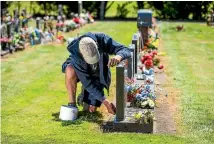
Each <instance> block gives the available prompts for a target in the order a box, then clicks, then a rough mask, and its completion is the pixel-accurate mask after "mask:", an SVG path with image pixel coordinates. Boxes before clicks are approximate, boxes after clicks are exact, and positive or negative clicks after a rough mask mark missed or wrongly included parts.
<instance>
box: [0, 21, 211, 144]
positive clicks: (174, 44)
mask: <svg viewBox="0 0 214 144" xmlns="http://www.w3.org/2000/svg"><path fill="white" fill-rule="evenodd" d="M174 26H175V24H169V23H163V24H162V25H161V31H162V33H161V34H162V39H163V40H162V41H163V42H164V50H165V52H166V53H167V56H166V57H168V58H170V63H169V66H170V68H169V70H168V72H167V75H168V76H169V77H176V79H177V80H176V81H174V84H175V85H176V87H177V88H179V89H180V90H181V93H182V94H181V100H182V101H181V103H182V123H183V125H184V131H183V133H182V134H180V135H178V134H177V135H155V134H134V133H106V134H103V133H102V132H100V130H99V124H98V123H99V121H100V120H101V118H100V117H99V115H94V116H96V117H92V116H91V115H86V116H81V117H80V120H78V121H77V122H75V123H73V124H71V123H68V124H66V123H62V122H60V121H58V119H57V117H58V112H59V109H60V106H61V105H62V104H66V103H67V93H66V89H65V86H64V74H62V73H61V64H62V63H63V62H64V61H65V59H66V58H67V57H68V55H69V54H68V51H67V49H66V45H40V46H37V47H34V48H29V49H28V50H25V51H23V52H18V53H16V54H14V55H12V56H11V57H9V58H8V59H7V60H6V61H4V62H2V69H1V71H2V109H1V113H2V143H27V144H29V143H78V144H80V143H82V144H86V143H97V144H98V143H99V144H100V143H106V144H109V143H118V144H119V143H129V144H130V143H133V144H136V143H178V144H180V143H188V142H189V143H213V142H214V140H213V135H214V132H213V131H214V97H213V96H214V89H213V88H214V68H213V66H214V42H213V35H214V29H212V28H208V27H206V26H204V25H200V24H189V23H188V24H185V27H186V31H185V32H180V33H177V32H175V31H174V30H173V29H172V27H174ZM136 30H137V28H136V22H97V23H96V24H92V25H88V26H85V27H83V28H81V30H80V33H81V34H82V33H84V32H88V31H96V32H104V33H107V34H109V35H110V36H112V37H113V38H114V39H115V40H117V41H119V42H120V43H123V44H125V45H128V44H130V43H131V37H132V34H133V33H134V32H136ZM76 32H77V31H75V32H72V33H70V34H67V35H66V37H68V36H76ZM112 71H113V80H112V87H111V91H110V99H113V97H114V96H115V87H114V85H115V75H114V74H115V69H112ZM79 88H80V86H79V87H78V92H79V90H80V89H79Z"/></svg>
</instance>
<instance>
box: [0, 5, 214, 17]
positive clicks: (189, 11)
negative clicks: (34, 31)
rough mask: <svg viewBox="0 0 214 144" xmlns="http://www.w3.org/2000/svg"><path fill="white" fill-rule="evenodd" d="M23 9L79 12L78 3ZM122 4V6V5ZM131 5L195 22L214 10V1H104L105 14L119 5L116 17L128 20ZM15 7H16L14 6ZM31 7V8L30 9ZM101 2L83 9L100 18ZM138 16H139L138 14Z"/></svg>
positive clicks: (50, 12)
mask: <svg viewBox="0 0 214 144" xmlns="http://www.w3.org/2000/svg"><path fill="white" fill-rule="evenodd" d="M18 3H20V5H21V7H22V5H24V3H29V4H28V5H27V6H28V8H29V9H30V10H28V12H31V13H33V14H39V15H45V13H46V14H50V15H57V5H58V4H62V5H63V9H64V13H65V14H68V13H70V12H75V13H77V12H78V1H34V2H27V1H26V2H24V1H22V2H18ZM121 3H122V4H121ZM131 3H136V4H137V7H133V9H136V12H137V9H143V8H144V9H152V10H153V12H154V13H155V16H156V17H157V18H160V19H180V20H184V19H193V20H203V19H205V18H206V15H207V14H208V13H209V11H210V10H211V9H214V2H213V1H137V2H134V1H133V2H120V4H119V2H114V1H104V10H103V13H104V15H105V13H106V12H107V11H108V10H110V8H111V7H112V5H117V6H116V7H114V8H115V9H116V11H117V12H116V14H115V17H118V18H126V17H127V15H128V13H129V12H130V9H129V8H130V7H129V8H128V5H129V4H131ZM12 5H14V6H12ZM29 5H30V7H29ZM17 6H18V5H17V2H11V1H1V8H8V7H9V8H11V7H12V8H15V7H17ZM100 6H101V1H83V8H84V9H85V10H87V11H89V12H91V13H93V15H94V16H95V17H96V18H100V11H101V7H100ZM136 16H137V14H136Z"/></svg>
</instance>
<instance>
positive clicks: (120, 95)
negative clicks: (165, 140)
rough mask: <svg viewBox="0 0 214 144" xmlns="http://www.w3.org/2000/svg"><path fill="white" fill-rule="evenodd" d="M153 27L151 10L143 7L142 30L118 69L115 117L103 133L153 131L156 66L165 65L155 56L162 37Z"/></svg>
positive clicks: (104, 127) (139, 25)
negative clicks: (130, 54)
mask: <svg viewBox="0 0 214 144" xmlns="http://www.w3.org/2000/svg"><path fill="white" fill-rule="evenodd" d="M151 27H152V12H151V11H147V10H140V11H139V12H138V30H139V31H138V33H136V34H134V35H133V37H132V44H131V45H130V46H129V49H130V51H131V53H132V56H131V58H129V59H128V60H127V62H126V63H125V62H123V63H121V64H120V65H118V66H117V68H116V107H117V110H116V116H115V118H114V119H113V120H112V121H109V122H105V123H104V124H103V125H102V130H103V131H104V132H139V133H153V119H154V117H155V116H154V110H155V99H156V96H155V84H154V78H155V76H154V70H153V66H154V65H155V66H158V67H159V68H160V69H162V68H163V66H161V65H160V61H159V59H157V58H156V55H157V51H156V50H157V48H158V43H159V40H158V36H157V34H156V33H155V32H154V30H152V29H151ZM160 66H161V67H160Z"/></svg>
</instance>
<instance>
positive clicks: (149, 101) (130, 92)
mask: <svg viewBox="0 0 214 144" xmlns="http://www.w3.org/2000/svg"><path fill="white" fill-rule="evenodd" d="M126 81H128V82H126V85H125V89H126V92H127V101H128V102H130V106H131V107H136V108H152V109H153V108H154V107H155V102H154V101H155V99H156V97H155V95H154V94H153V93H152V91H151V87H150V85H149V84H146V85H145V86H144V84H142V85H139V84H134V81H133V80H129V79H128V78H126Z"/></svg>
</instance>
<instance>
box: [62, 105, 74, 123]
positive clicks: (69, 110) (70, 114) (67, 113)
mask: <svg viewBox="0 0 214 144" xmlns="http://www.w3.org/2000/svg"><path fill="white" fill-rule="evenodd" d="M77 114H78V109H77V108H76V107H68V106H66V105H62V106H61V108H60V114H59V119H60V120H63V121H74V120H76V119H77Z"/></svg>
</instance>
